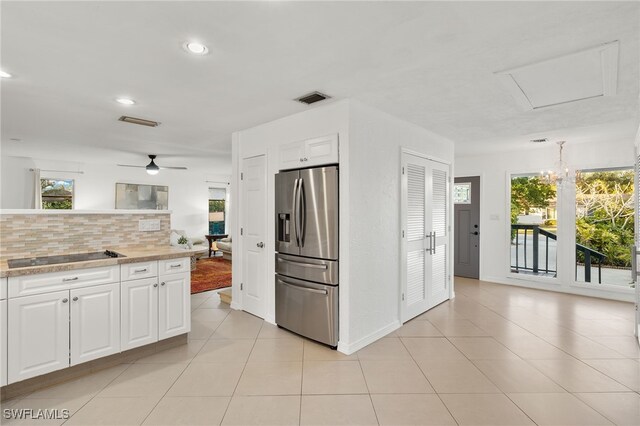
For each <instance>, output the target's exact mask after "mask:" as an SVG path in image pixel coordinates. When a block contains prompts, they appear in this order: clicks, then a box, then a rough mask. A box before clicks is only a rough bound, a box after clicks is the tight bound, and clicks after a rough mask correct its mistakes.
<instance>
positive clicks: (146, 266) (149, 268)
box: [120, 260, 158, 281]
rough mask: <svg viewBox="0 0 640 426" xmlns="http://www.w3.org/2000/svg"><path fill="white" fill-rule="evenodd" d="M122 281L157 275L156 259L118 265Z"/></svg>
mask: <svg viewBox="0 0 640 426" xmlns="http://www.w3.org/2000/svg"><path fill="white" fill-rule="evenodd" d="M120 267H121V268H122V269H121V274H122V281H131V280H137V279H140V278H154V277H157V276H158V261H157V260H150V261H148V262H137V263H125V264H123V265H120Z"/></svg>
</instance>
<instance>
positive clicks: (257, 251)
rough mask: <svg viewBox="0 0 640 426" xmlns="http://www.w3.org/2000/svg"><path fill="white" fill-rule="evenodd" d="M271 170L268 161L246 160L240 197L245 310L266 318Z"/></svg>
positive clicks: (261, 156) (259, 159)
mask: <svg viewBox="0 0 640 426" xmlns="http://www.w3.org/2000/svg"><path fill="white" fill-rule="evenodd" d="M266 186H267V169H266V157H265V156H264V155H260V156H257V157H250V158H245V159H243V160H242V178H241V181H240V193H241V200H242V207H241V209H242V213H241V223H240V227H241V229H242V235H241V238H242V284H241V291H242V309H243V310H245V311H247V312H249V313H251V314H253V315H256V316H258V317H261V318H264V317H265V314H266V287H267V283H266V281H265V276H266V270H267V269H266V268H267V253H268V252H269V251H268V250H267V246H266V244H265V241H266V232H267V216H268V215H267V211H266V208H267V191H266Z"/></svg>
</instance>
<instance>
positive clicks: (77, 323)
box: [71, 283, 120, 365]
mask: <svg viewBox="0 0 640 426" xmlns="http://www.w3.org/2000/svg"><path fill="white" fill-rule="evenodd" d="M118 352H120V283H115V284H104V285H99V286H96V287H87V288H80V289H76V290H71V365H76V364H80V363H83V362H87V361H91V360H92V359H96V358H100V357H103V356H107V355H111V354H115V353H118Z"/></svg>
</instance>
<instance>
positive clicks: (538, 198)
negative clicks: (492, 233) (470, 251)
mask: <svg viewBox="0 0 640 426" xmlns="http://www.w3.org/2000/svg"><path fill="white" fill-rule="evenodd" d="M556 197H557V191H556V186H555V184H553V183H551V182H548V181H547V180H546V179H545V178H544V177H541V176H539V175H512V176H511V242H510V258H511V272H513V273H518V274H529V275H536V276H544V277H555V276H556V273H557V249H558V231H557V226H558V224H557V220H556V218H557V213H556Z"/></svg>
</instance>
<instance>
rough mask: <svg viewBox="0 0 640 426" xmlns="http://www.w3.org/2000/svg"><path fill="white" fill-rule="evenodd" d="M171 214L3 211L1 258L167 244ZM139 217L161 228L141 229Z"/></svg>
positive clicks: (0, 242) (1, 220)
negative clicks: (157, 224)
mask: <svg viewBox="0 0 640 426" xmlns="http://www.w3.org/2000/svg"><path fill="white" fill-rule="evenodd" d="M170 217H171V215H170V214H168V213H166V214H158V213H102V212H101V213H77V212H74V213H67V214H65V213H59V212H58V213H49V214H48V213H34V214H29V213H27V214H22V213H20V214H18V213H2V214H0V259H3V260H8V259H19V258H24V257H38V256H55V255H60V254H68V253H86V252H92V251H101V250H105V249H112V248H118V247H122V248H125V247H126V248H133V247H156V246H167V245H169V234H170V233H171V219H170ZM140 220H143V221H145V220H146V221H148V220H154V221H158V220H159V221H160V230H154V231H141V230H139V229H140V227H139V221H140ZM155 228H156V227H154V229H155Z"/></svg>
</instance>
